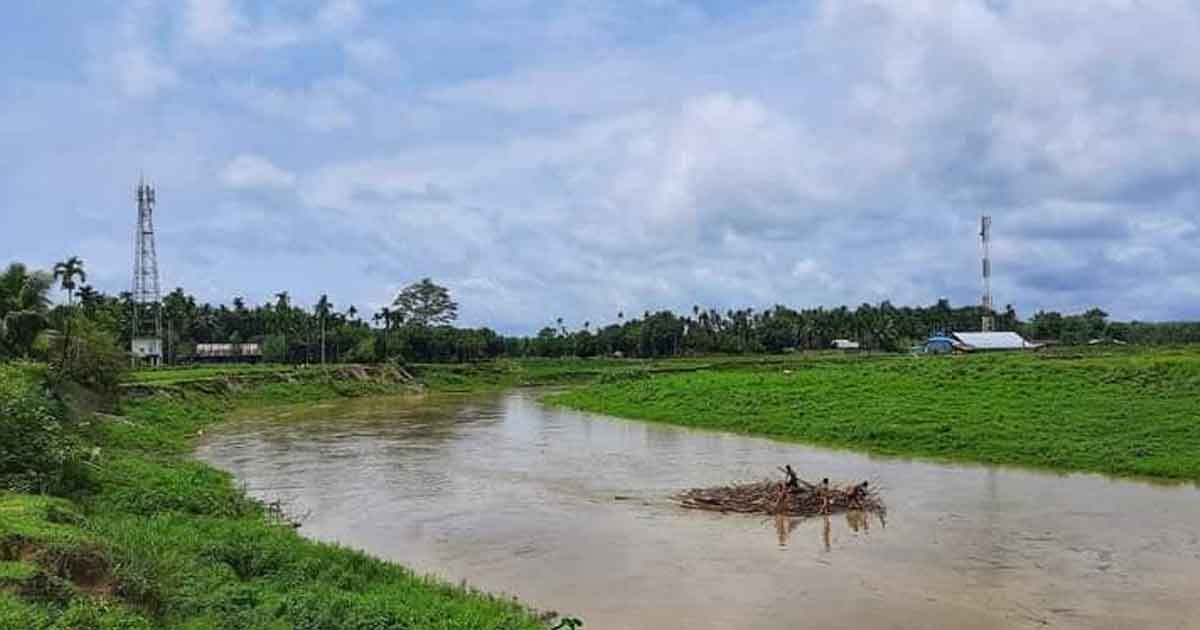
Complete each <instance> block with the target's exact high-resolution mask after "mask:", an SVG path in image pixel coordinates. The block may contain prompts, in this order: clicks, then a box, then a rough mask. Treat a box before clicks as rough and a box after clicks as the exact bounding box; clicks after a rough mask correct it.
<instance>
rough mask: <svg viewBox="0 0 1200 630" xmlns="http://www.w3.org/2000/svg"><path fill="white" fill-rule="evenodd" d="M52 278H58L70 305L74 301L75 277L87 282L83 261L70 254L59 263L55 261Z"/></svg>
mask: <svg viewBox="0 0 1200 630" xmlns="http://www.w3.org/2000/svg"><path fill="white" fill-rule="evenodd" d="M54 279H55V280H58V281H59V286H60V287H62V288H63V290H64V291H66V292H67V306H72V305H73V304H74V301H75V287H76V286H77V285H76V284H75V281H76V279H78V281H79V282H87V273H86V272H85V271H84V270H83V261H82V260H80V259H79V257H78V256H72V257H70V258H68V259H66V260H64V261H62V262H60V263H55V265H54Z"/></svg>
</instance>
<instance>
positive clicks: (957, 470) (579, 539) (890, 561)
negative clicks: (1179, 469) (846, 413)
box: [198, 391, 1200, 629]
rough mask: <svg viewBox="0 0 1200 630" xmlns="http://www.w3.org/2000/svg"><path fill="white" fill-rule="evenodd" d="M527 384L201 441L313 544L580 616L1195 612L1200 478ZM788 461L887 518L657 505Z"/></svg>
mask: <svg viewBox="0 0 1200 630" xmlns="http://www.w3.org/2000/svg"><path fill="white" fill-rule="evenodd" d="M536 397H537V393H536V392H529V391H521V392H513V393H508V394H504V395H492V396H475V397H464V396H426V397H421V398H416V399H414V398H412V397H409V398H396V399H387V398H385V399H375V400H365V401H350V402H347V403H341V404H337V405H310V406H307V407H298V408H293V409H288V410H285V411H283V412H279V413H272V414H270V415H269V416H266V417H247V418H243V419H242V420H241V421H240V422H235V423H232V424H229V425H227V426H225V427H224V428H223V430H222V431H220V432H219V433H216V434H211V435H209V436H208V438H207V441H206V442H205V443H204V444H202V445H201V446H200V448H199V449H198V455H199V456H200V457H201V458H202V459H205V460H206V461H209V462H212V463H214V464H216V465H217V466H220V467H222V468H224V469H226V470H229V471H230V472H232V473H233V474H234V475H235V476H236V477H237V478H238V479H239V480H240V481H242V482H244V483H246V484H247V486H248V487H249V488H250V489H251V491H252V492H253V493H255V494H256V495H257V496H259V497H260V498H264V499H267V500H271V499H280V498H283V499H286V501H287V502H288V503H289V504H290V505H289V507H290V508H291V509H292V510H293V511H294V512H296V513H305V512H307V513H309V514H310V516H309V519H308V520H306V521H305V522H304V524H303V527H302V528H301V531H302V532H303V533H304V534H306V535H308V536H311V537H314V538H318V539H321V540H328V541H336V542H340V543H343V544H347V545H351V546H354V547H358V548H362V549H365V550H367V551H369V552H371V553H374V554H376V555H379V556H383V557H387V558H391V559H394V560H398V561H401V562H404V563H405V564H408V565H410V566H412V567H414V568H416V569H417V570H420V571H423V572H429V573H434V574H437V575H440V576H442V577H444V578H447V579H450V580H452V581H456V582H457V581H459V580H467V581H469V582H470V583H471V584H473V585H477V586H479V587H482V588H486V589H489V590H493V591H499V592H507V593H512V594H515V595H518V596H519V597H521V598H522V599H523V600H524V601H526V602H528V603H530V604H531V605H534V606H537V607H541V608H554V609H559V610H570V611H572V612H573V613H578V615H579V616H580V617H582V618H583V619H584V620H585V621H586V622H587V624H588V627H595V628H610V627H611V628H665V627H689V628H702V629H703V628H713V629H716V628H751V629H756V628H777V627H780V626H785V627H795V626H797V625H803V626H806V627H822V628H861V627H883V626H886V627H892V628H930V627H971V628H997V629H998V628H1013V627H1016V628H1025V627H1030V628H1033V627H1044V626H1046V625H1053V626H1054V627H1064V628H1093V627H1102V628H1103V627H1107V628H1124V627H1154V628H1188V627H1195V625H1194V620H1195V619H1200V599H1197V598H1195V597H1194V595H1193V593H1194V590H1195V587H1194V585H1195V584H1196V583H1197V582H1198V581H1200V540H1198V534H1197V531H1196V528H1195V524H1196V523H1200V492H1198V491H1197V490H1196V488H1194V487H1186V486H1184V487H1180V486H1167V487H1164V486H1154V485H1149V484H1144V483H1138V482H1130V481H1117V480H1110V479H1105V478H1102V477H1098V476H1093V475H1070V476H1058V475H1046V474H1041V473H1036V472H1029V471H1021V470H1013V469H1003V468H989V467H985V466H957V465H942V464H930V463H920V462H909V461H904V460H896V459H881V458H872V457H867V456H863V455H859V454H855V453H851V452H847V451H831V450H826V449H819V448H811V447H806V446H803V445H798V444H791V443H779V442H772V441H769V440H763V439H756V438H747V437H740V436H733V435H726V434H720V433H712V432H704V431H693V430H688V429H681V428H676V427H671V426H667V425H658V424H645V423H640V422H632V421H618V420H615V419H609V418H605V417H602V416H595V415H590V414H580V413H574V412H571V411H568V410H563V409H548V408H545V407H543V406H542V405H540V404H539V403H538V402H537V398H536ZM783 464H792V465H793V466H795V467H796V468H797V470H798V472H800V474H801V475H802V476H807V477H809V478H817V479H819V478H821V477H824V476H828V477H830V478H831V479H834V480H845V481H849V480H856V479H869V480H871V484H872V486H873V487H874V486H875V485H876V484H877V482H878V484H879V485H880V486H881V487H882V488H883V490H882V494H883V499H884V501H885V503H886V504H887V506H888V509H889V513H888V516H891V517H892V518H890V519H887V520H885V519H884V518H882V517H875V516H873V515H867V514H863V513H855V512H850V513H845V514H839V515H835V516H829V517H817V518H808V519H796V518H773V517H767V518H766V519H763V518H761V517H754V516H739V515H732V514H717V513H705V512H698V511H695V510H685V509H682V508H680V507H679V506H678V505H677V504H676V503H675V502H674V501H672V500H671V497H672V496H674V495H675V493H677V492H679V491H680V490H683V489H686V488H692V487H706V486H713V485H721V484H727V483H731V482H735V481H739V480H747V479H761V478H763V477H764V476H765V475H770V474H772V473H773V471H775V470H776V467H778V466H780V465H783ZM284 493H286V494H284ZM772 529H774V534H775V535H774V537H773V538H771V537H769V533H765V532H770V531H771V530H772ZM781 550H786V552H785V553H780V551H781Z"/></svg>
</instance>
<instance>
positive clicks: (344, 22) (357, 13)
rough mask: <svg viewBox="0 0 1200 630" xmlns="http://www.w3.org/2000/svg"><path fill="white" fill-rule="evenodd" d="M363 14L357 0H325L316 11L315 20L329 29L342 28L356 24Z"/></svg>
mask: <svg viewBox="0 0 1200 630" xmlns="http://www.w3.org/2000/svg"><path fill="white" fill-rule="evenodd" d="M362 16H363V9H362V5H361V4H360V3H359V1H358V0H327V2H325V4H324V5H323V6H322V7H321V10H320V11H319V12H318V13H317V22H318V23H320V24H321V25H322V26H324V27H326V28H330V29H334V30H337V29H344V28H348V27H350V26H353V25H355V24H357V23H358V22H359V21H360V20H361V19H362Z"/></svg>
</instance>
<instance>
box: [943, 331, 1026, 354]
mask: <svg viewBox="0 0 1200 630" xmlns="http://www.w3.org/2000/svg"><path fill="white" fill-rule="evenodd" d="M951 334H953V335H954V338H955V339H957V340H959V341H961V342H963V343H965V344H967V345H968V346H971V347H972V348H975V349H977V350H1021V349H1024V348H1032V347H1033V344H1031V343H1029V342H1028V341H1025V338H1024V337H1022V336H1021V335H1018V334H1017V333H1015V332H971V333H960V332H956V333H951Z"/></svg>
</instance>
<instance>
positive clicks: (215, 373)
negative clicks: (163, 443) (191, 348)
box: [125, 363, 300, 385]
mask: <svg viewBox="0 0 1200 630" xmlns="http://www.w3.org/2000/svg"><path fill="white" fill-rule="evenodd" d="M298 370H300V368H298V367H296V366H293V365H275V364H270V363H260V364H252V365H249V364H247V365H242V364H230V365H197V366H189V367H171V368H159V369H142V370H136V371H133V372H130V373H129V374H127V375H126V376H125V382H127V383H135V384H152V385H171V384H177V383H189V382H194V381H203V380H211V379H219V378H227V377H241V376H260V375H272V374H287V373H291V372H296V371H298Z"/></svg>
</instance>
